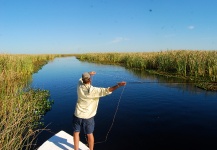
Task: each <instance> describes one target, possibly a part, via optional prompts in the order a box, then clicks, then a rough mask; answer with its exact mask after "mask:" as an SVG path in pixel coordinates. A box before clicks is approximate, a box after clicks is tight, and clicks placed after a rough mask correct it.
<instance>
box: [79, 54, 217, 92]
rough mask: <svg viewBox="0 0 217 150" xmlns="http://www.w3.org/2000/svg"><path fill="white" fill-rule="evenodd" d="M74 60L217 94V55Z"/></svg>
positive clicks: (98, 56)
mask: <svg viewBox="0 0 217 150" xmlns="http://www.w3.org/2000/svg"><path fill="white" fill-rule="evenodd" d="M77 58H78V59H80V60H81V61H90V62H97V63H113V64H120V65H123V66H125V67H126V68H132V69H140V70H147V71H151V72H154V73H157V74H161V75H165V76H176V77H182V78H185V79H190V80H192V81H194V82H197V83H198V84H197V86H199V87H201V88H204V89H207V90H217V87H216V82H217V51H191V50H177V51H161V52H141V53H88V54H81V55H78V56H77ZM205 85H209V86H205Z"/></svg>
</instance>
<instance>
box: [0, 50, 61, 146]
mask: <svg viewBox="0 0 217 150" xmlns="http://www.w3.org/2000/svg"><path fill="white" fill-rule="evenodd" d="M55 57H57V55H10V54H0V148H1V149H2V150H8V149H30V147H32V146H33V145H34V143H33V141H34V139H35V137H36V136H37V134H38V133H39V131H40V129H38V127H39V126H40V124H41V121H40V119H41V117H42V116H43V115H44V114H45V113H46V112H47V111H49V110H50V109H51V105H52V103H53V101H51V100H49V92H48V91H46V90H40V89H31V88H29V87H28V84H29V82H30V81H31V75H32V74H33V73H34V72H36V71H38V70H39V69H40V68H41V67H42V66H43V65H44V64H46V63H47V62H48V61H50V60H53V59H54V58H55Z"/></svg>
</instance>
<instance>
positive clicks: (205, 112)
mask: <svg viewBox="0 0 217 150" xmlns="http://www.w3.org/2000/svg"><path fill="white" fill-rule="evenodd" d="M86 71H96V73H97V74H96V75H95V76H94V77H93V85H94V86H100V87H108V86H113V85H115V84H116V83H117V82H119V81H127V85H126V87H125V88H124V89H123V87H121V88H119V89H118V90H116V91H114V92H113V93H112V95H109V96H107V97H103V98H101V99H100V103H99V108H98V111H97V115H96V117H95V122H96V126H95V131H94V135H95V142H100V141H104V140H105V138H106V135H107V133H108V130H109V128H110V126H111V123H112V120H113V118H114V114H115V111H116V110H118V112H117V115H116V117H115V122H114V125H113V126H112V129H111V131H110V132H109V135H108V138H107V141H106V142H104V143H101V144H96V145H95V150H122V149H126V150H128V149H129V150H130V149H133V150H137V149H148V150H154V149H167V150H168V149H173V150H174V149H175V150H179V149H180V150H183V149H184V150H188V149H189V150H194V149H197V150H199V149H216V148H217V143H216V139H217V119H216V118H217V92H207V91H204V90H201V89H198V88H196V87H194V86H193V85H192V84H183V83H180V84H178V83H175V82H179V81H177V79H170V78H165V77H161V76H153V75H148V74H147V73H144V72H141V71H130V70H126V69H125V68H123V67H120V66H112V65H99V64H93V63H85V62H80V61H78V60H77V59H75V58H74V57H67V58H57V59H55V60H54V61H53V62H50V63H49V64H47V65H45V66H44V67H43V68H42V69H41V70H40V71H39V72H38V73H36V74H34V75H33V83H32V86H33V87H35V88H41V89H47V90H49V91H50V94H51V99H53V100H54V105H53V107H52V110H51V111H49V112H48V113H47V114H46V115H45V116H44V122H45V125H46V126H47V129H50V130H49V131H43V132H42V133H41V134H40V135H39V137H38V142H37V144H38V145H37V146H40V145H41V144H42V143H43V142H44V141H46V140H47V139H48V138H50V137H51V136H52V135H54V133H57V132H59V131H60V130H64V131H66V132H67V133H70V134H72V132H73V131H72V115H73V113H74V108H75V103H76V100H77V95H76V86H77V82H78V79H79V78H80V77H81V74H82V73H83V72H86ZM170 82H172V83H170ZM123 90H124V91H123ZM122 92H123V95H122V96H121V93H122ZM119 101H120V105H119V107H118V108H117V105H118V102H119ZM81 141H82V142H83V143H86V142H85V137H84V135H83V134H82V133H81Z"/></svg>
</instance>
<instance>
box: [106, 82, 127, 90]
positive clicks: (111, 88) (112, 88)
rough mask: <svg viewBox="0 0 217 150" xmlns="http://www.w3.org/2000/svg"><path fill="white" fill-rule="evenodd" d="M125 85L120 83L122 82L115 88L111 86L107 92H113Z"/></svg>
mask: <svg viewBox="0 0 217 150" xmlns="http://www.w3.org/2000/svg"><path fill="white" fill-rule="evenodd" d="M126 84H127V83H126V82H124V81H122V82H119V83H118V84H117V85H115V86H112V87H110V88H109V92H113V91H114V90H116V89H117V88H119V87H120V86H125V85H126Z"/></svg>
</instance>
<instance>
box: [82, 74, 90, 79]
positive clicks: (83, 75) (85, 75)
mask: <svg viewBox="0 0 217 150" xmlns="http://www.w3.org/2000/svg"><path fill="white" fill-rule="evenodd" d="M89 78H90V74H89V73H88V72H85V73H83V74H82V79H89Z"/></svg>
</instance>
